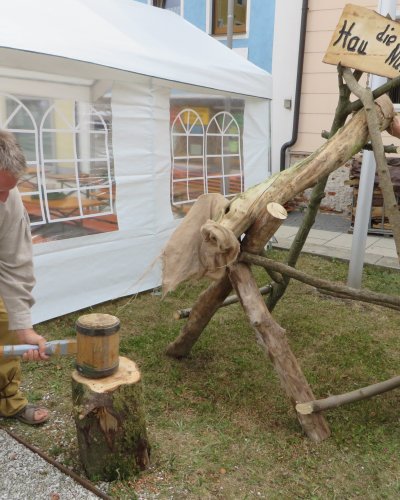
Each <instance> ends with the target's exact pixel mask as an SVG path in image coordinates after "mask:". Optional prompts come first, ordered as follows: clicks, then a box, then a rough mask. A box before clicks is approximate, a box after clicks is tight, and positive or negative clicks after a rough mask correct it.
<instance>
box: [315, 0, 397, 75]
mask: <svg viewBox="0 0 400 500" xmlns="http://www.w3.org/2000/svg"><path fill="white" fill-rule="evenodd" d="M323 61H324V62H326V63H328V64H335V65H337V64H339V63H340V64H341V65H342V66H346V67H348V68H354V69H358V70H361V71H365V72H367V73H372V74H374V75H380V76H386V77H388V78H395V77H396V76H399V75H400V23H398V22H396V21H392V20H391V19H390V18H387V17H384V16H381V15H380V14H377V13H376V12H374V11H373V10H370V9H366V8H365V7H360V6H358V5H352V4H347V5H346V6H345V8H344V9H343V12H342V16H341V18H340V21H339V24H338V25H337V27H336V30H335V32H334V33H333V37H332V40H331V43H330V45H329V47H328V50H327V52H326V54H325V57H324V59H323Z"/></svg>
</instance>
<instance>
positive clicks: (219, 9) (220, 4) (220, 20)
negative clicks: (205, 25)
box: [212, 0, 247, 35]
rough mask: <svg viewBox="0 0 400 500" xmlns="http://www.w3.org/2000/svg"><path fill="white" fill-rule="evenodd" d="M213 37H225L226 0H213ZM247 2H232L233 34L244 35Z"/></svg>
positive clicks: (235, 0) (237, 0) (242, 0)
mask: <svg viewBox="0 0 400 500" xmlns="http://www.w3.org/2000/svg"><path fill="white" fill-rule="evenodd" d="M212 12H213V22H212V26H213V35H226V33H227V19H228V0H213V11H212ZM246 18H247V0H234V7H233V32H234V33H246Z"/></svg>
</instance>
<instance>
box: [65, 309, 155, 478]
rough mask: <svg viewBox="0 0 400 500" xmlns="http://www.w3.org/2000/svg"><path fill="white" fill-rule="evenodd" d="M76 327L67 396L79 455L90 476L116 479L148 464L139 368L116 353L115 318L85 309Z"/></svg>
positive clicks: (148, 447) (116, 323)
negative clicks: (68, 395) (71, 371)
mask: <svg viewBox="0 0 400 500" xmlns="http://www.w3.org/2000/svg"><path fill="white" fill-rule="evenodd" d="M76 328H77V333H78V342H77V363H76V366H77V370H75V371H74V372H73V373H72V401H73V413H74V419H75V424H76V429H77V436H78V445H79V454H80V458H81V461H82V464H83V466H84V469H85V471H86V474H87V476H88V477H89V478H90V479H101V480H103V481H113V480H115V479H122V478H125V477H127V476H130V475H132V474H134V473H135V472H138V471H139V470H143V469H145V468H147V467H148V465H149V454H150V446H149V443H148V439H147V432H146V423H145V416H144V409H143V395H142V386H141V377H140V372H139V370H138V368H137V366H136V364H135V363H134V362H133V361H131V360H129V359H127V358H123V357H119V352H118V346H119V338H118V335H117V331H118V329H119V320H118V318H116V317H115V316H111V315H109V314H87V315H85V316H81V317H80V318H79V319H78V321H77V323H76Z"/></svg>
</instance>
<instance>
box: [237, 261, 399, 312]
mask: <svg viewBox="0 0 400 500" xmlns="http://www.w3.org/2000/svg"><path fill="white" fill-rule="evenodd" d="M240 260H241V261H243V262H246V263H247V264H255V265H257V266H262V267H265V268H270V269H272V270H274V271H277V272H280V273H281V274H284V275H285V276H288V277H289V278H293V279H296V280H298V281H301V282H302V283H306V284H307V285H311V286H315V287H316V288H319V289H322V290H326V291H330V292H332V293H334V294H336V295H337V296H340V297H341V298H347V299H352V300H360V301H362V302H369V303H372V304H377V305H380V306H386V307H390V308H392V309H396V310H399V309H400V297H399V296H397V295H388V294H385V293H378V292H372V291H370V290H359V289H356V288H351V287H349V286H346V285H341V284H339V283H332V282H331V281H328V280H324V279H322V278H315V277H313V276H310V275H308V274H306V273H304V272H302V271H299V270H297V269H294V268H293V267H290V266H287V265H286V264H283V263H282V262H276V261H274V260H271V259H268V258H266V257H261V256H260V255H252V254H250V253H247V252H242V254H241V256H240Z"/></svg>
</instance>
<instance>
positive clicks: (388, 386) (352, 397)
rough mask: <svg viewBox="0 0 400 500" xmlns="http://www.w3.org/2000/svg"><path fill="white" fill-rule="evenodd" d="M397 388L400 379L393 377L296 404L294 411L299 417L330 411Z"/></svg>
mask: <svg viewBox="0 0 400 500" xmlns="http://www.w3.org/2000/svg"><path fill="white" fill-rule="evenodd" d="M399 386H400V377H393V378H391V379H389V380H385V381H384V382H379V383H377V384H372V385H368V386H367V387H362V388H361V389H357V390H355V391H351V392H346V393H344V394H338V395H337V396H330V397H329V398H325V399H316V400H313V401H307V403H298V404H297V405H296V410H297V412H298V413H299V414H300V415H310V414H312V413H315V412H320V411H324V410H330V409H332V408H337V407H339V406H343V405H345V404H348V403H354V402H356V401H361V400H362V399H368V398H371V397H372V396H376V395H377V394H382V393H384V392H387V391H391V390H392V389H395V388H396V387H399Z"/></svg>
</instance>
